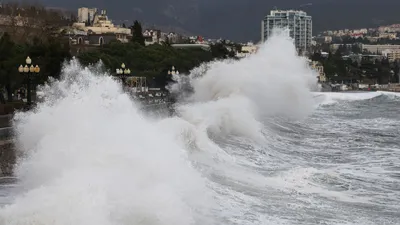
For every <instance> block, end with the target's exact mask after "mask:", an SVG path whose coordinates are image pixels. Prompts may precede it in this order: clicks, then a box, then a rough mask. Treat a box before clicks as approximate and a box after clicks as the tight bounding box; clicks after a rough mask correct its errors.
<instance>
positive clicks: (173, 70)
mask: <svg viewBox="0 0 400 225" xmlns="http://www.w3.org/2000/svg"><path fill="white" fill-rule="evenodd" d="M168 74H170V75H175V74H176V75H179V71H178V70H175V66H172V67H171V70H168Z"/></svg>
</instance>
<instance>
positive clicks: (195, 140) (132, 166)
mask: <svg viewBox="0 0 400 225" xmlns="http://www.w3.org/2000/svg"><path fill="white" fill-rule="evenodd" d="M100 68H101V66H100V64H99V65H96V66H94V67H89V68H83V67H82V66H81V65H80V64H79V62H77V61H76V60H72V61H70V62H67V63H66V64H65V65H64V68H63V74H62V78H61V79H60V80H59V81H50V82H49V84H48V85H47V86H45V87H43V92H44V93H45V96H46V98H45V101H44V102H43V103H40V104H39V105H38V106H37V108H36V109H35V110H34V111H32V112H26V113H19V114H17V115H16V116H15V131H16V133H17V136H16V138H17V144H18V149H19V151H20V152H21V157H20V159H19V161H18V164H17V165H16V170H15V173H16V176H17V177H18V179H19V183H20V184H19V186H18V188H15V190H13V193H14V197H15V198H14V200H13V202H12V203H11V204H9V205H7V206H5V207H3V208H1V210H0V224H5V225H6V224H7V225H28V224H29V225H31V224H35V225H67V224H68V225H69V224H74V225H134V224H135V225H136V224H152V225H156V224H160V225H164V224H165V225H167V224H168V225H170V224H178V225H179V224H181V225H187V224H236V223H237V224H270V223H271V224H281V223H285V221H286V219H283V218H281V219H276V218H277V216H272V215H271V214H268V215H267V214H266V215H262V214H256V215H258V218H257V220H256V219H255V218H254V214H252V216H249V218H246V216H245V215H243V214H242V211H243V210H245V211H246V210H248V211H250V210H251V209H250V208H248V207H250V205H252V204H258V202H259V201H261V200H260V199H258V198H256V197H255V196H254V195H253V194H251V192H252V191H254V190H251V189H248V188H244V187H245V186H246V184H251V187H252V188H258V189H259V190H262V189H263V188H265V187H266V186H269V187H273V189H275V190H278V191H279V190H280V189H282V188H288V187H298V186H294V185H295V184H294V183H293V182H289V181H283V180H282V179H277V178H267V177H265V176H263V175H262V174H263V172H255V170H254V169H257V170H258V169H260V168H261V167H260V166H259V165H260V164H259V163H260V161H262V160H265V159H262V158H261V156H258V157H260V158H255V159H254V161H253V159H251V160H250V161H244V160H242V159H240V158H238V157H236V156H235V155H238V154H239V155H243V154H246V151H249V152H251V151H255V149H256V148H257V146H263V145H264V146H269V147H271V153H270V154H274V157H276V158H280V157H282V158H280V159H281V160H282V161H280V163H281V164H283V165H286V162H287V161H286V162H285V160H284V153H283V152H279V149H282V148H284V146H283V145H282V144H281V141H282V140H279V137H277V136H276V135H271V129H272V128H271V127H272V126H273V125H275V126H278V127H280V128H279V129H285V127H284V126H283V125H282V124H280V122H279V121H281V120H290V121H298V120H302V119H304V118H306V117H307V116H308V115H309V114H310V113H312V112H313V110H314V109H315V107H317V106H318V104H330V103H332V101H336V100H340V99H342V98H347V97H341V96H340V95H335V94H318V95H316V94H313V93H312V92H311V90H315V87H316V74H315V72H313V71H311V70H310V68H309V67H308V63H307V60H306V59H304V58H301V57H298V56H297V53H296V50H295V47H294V46H293V44H292V40H291V39H290V38H288V37H287V36H285V35H283V34H276V35H275V36H273V37H272V38H270V39H269V40H268V41H267V42H266V43H265V44H263V45H262V46H261V48H260V49H259V51H258V52H257V53H256V54H254V55H252V56H250V57H248V58H245V59H242V60H239V61H227V60H225V61H216V62H212V63H208V64H204V65H202V66H200V67H199V68H196V69H194V70H193V71H192V72H191V74H189V75H188V76H182V77H176V80H177V81H178V82H177V83H176V84H173V85H172V86H171V87H170V89H171V91H172V92H174V93H175V94H179V95H180V98H179V101H178V102H177V103H176V105H175V110H176V112H177V113H176V116H174V117H169V118H157V119H154V118H150V117H148V116H147V115H146V114H145V113H143V112H142V111H140V110H139V107H138V104H137V103H136V102H135V101H133V100H132V99H130V97H129V96H128V95H127V94H125V93H124V92H123V91H122V89H121V85H120V84H119V83H118V82H116V81H115V80H113V79H112V78H111V77H110V76H109V74H107V73H105V72H104V71H102V70H101V69H100ZM187 85H189V86H190V87H191V89H192V92H190V93H183V92H184V89H182V87H185V86H187ZM371 95H374V96H375V95H376V94H371ZM352 98H353V97H352ZM360 98H368V97H365V96H364V97H360ZM360 98H358V97H357V99H360ZM266 125H271V127H269V126H266ZM276 133H278V132H276ZM283 138H284V137H283ZM272 151H275V152H274V153H272ZM262 154H263V155H264V156H265V155H266V154H267V153H265V152H264V153H262ZM270 166H274V164H273V162H271V165H270ZM275 168H277V167H275ZM299 171H302V172H299ZM275 172H279V171H275ZM314 172H315V170H314V169H299V170H297V172H296V170H289V172H285V174H286V175H285V176H289V177H292V178H293V179H299V180H302V179H303V177H305V176H307V177H308V176H311V175H310V174H312V173H314ZM300 173H301V175H300ZM297 176H300V178H299V177H297ZM296 185H298V184H296ZM227 186H230V187H231V188H226V187H227ZM303 191H304V192H307V193H314V192H316V191H317V192H318V191H320V192H321V190H320V189H315V190H314V191H311V192H310V190H306V189H304V190H303ZM273 192H274V193H275V191H273ZM245 193H247V194H245ZM276 193H277V194H278V193H279V192H276ZM327 193H328V192H327ZM328 195H331V192H329V193H328ZM271 201H273V200H272V199H271ZM282 201H283V200H282ZM250 203H251V204H250ZM270 210H272V209H270ZM235 214H240V215H242V216H241V220H238V219H236V220H235V219H233V218H235V216H236V215H235ZM271 221H272V222H271Z"/></svg>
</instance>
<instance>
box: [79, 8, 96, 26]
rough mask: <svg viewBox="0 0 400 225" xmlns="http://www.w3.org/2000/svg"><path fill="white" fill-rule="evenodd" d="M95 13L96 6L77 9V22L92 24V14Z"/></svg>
mask: <svg viewBox="0 0 400 225" xmlns="http://www.w3.org/2000/svg"><path fill="white" fill-rule="evenodd" d="M96 13H97V9H96V8H91V9H89V8H86V7H82V8H79V9H78V22H79V23H88V24H92V22H93V19H94V16H95V15H96Z"/></svg>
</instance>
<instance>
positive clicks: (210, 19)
mask: <svg viewBox="0 0 400 225" xmlns="http://www.w3.org/2000/svg"><path fill="white" fill-rule="evenodd" d="M42 2H43V3H44V4H45V5H50V6H61V7H66V8H71V9H75V8H77V7H79V6H88V7H97V8H107V9H108V12H109V15H110V17H112V18H113V19H114V20H118V21H122V20H129V21H132V20H133V19H139V20H142V21H146V22H147V23H148V24H158V25H162V26H174V27H181V28H183V29H185V30H187V31H190V32H192V33H195V34H202V35H205V36H209V37H223V38H230V39H234V40H259V38H260V26H261V25H260V23H261V22H260V21H261V20H262V18H263V17H264V16H265V15H267V14H268V13H269V10H271V9H272V8H273V7H274V6H277V7H278V8H281V9H286V8H293V9H303V10H305V11H307V12H308V13H309V14H310V15H312V16H313V24H314V26H313V27H314V31H315V32H317V31H321V30H324V29H339V28H345V27H346V28H357V27H367V26H374V25H377V24H385V23H392V22H400V13H399V11H398V9H399V8H400V1H399V0H379V1H371V0H308V1H304V2H299V1H298V0H280V1H278V0H269V1H265V0H247V1H243V0H229V1H228V0H133V1H128V0H114V1H106V0H79V1H78V0H69V1H61V0H42ZM307 3H311V4H307ZM301 5H303V7H301ZM315 32H314V33H315Z"/></svg>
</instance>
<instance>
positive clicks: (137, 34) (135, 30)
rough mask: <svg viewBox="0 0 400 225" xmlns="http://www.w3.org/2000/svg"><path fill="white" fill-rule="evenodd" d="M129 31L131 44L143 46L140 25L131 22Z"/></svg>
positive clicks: (136, 22)
mask: <svg viewBox="0 0 400 225" xmlns="http://www.w3.org/2000/svg"><path fill="white" fill-rule="evenodd" d="M131 30H132V42H135V43H138V44H140V45H142V46H145V43H144V37H143V30H142V25H141V24H140V23H139V21H137V20H135V21H134V22H133V25H132V26H131Z"/></svg>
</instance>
